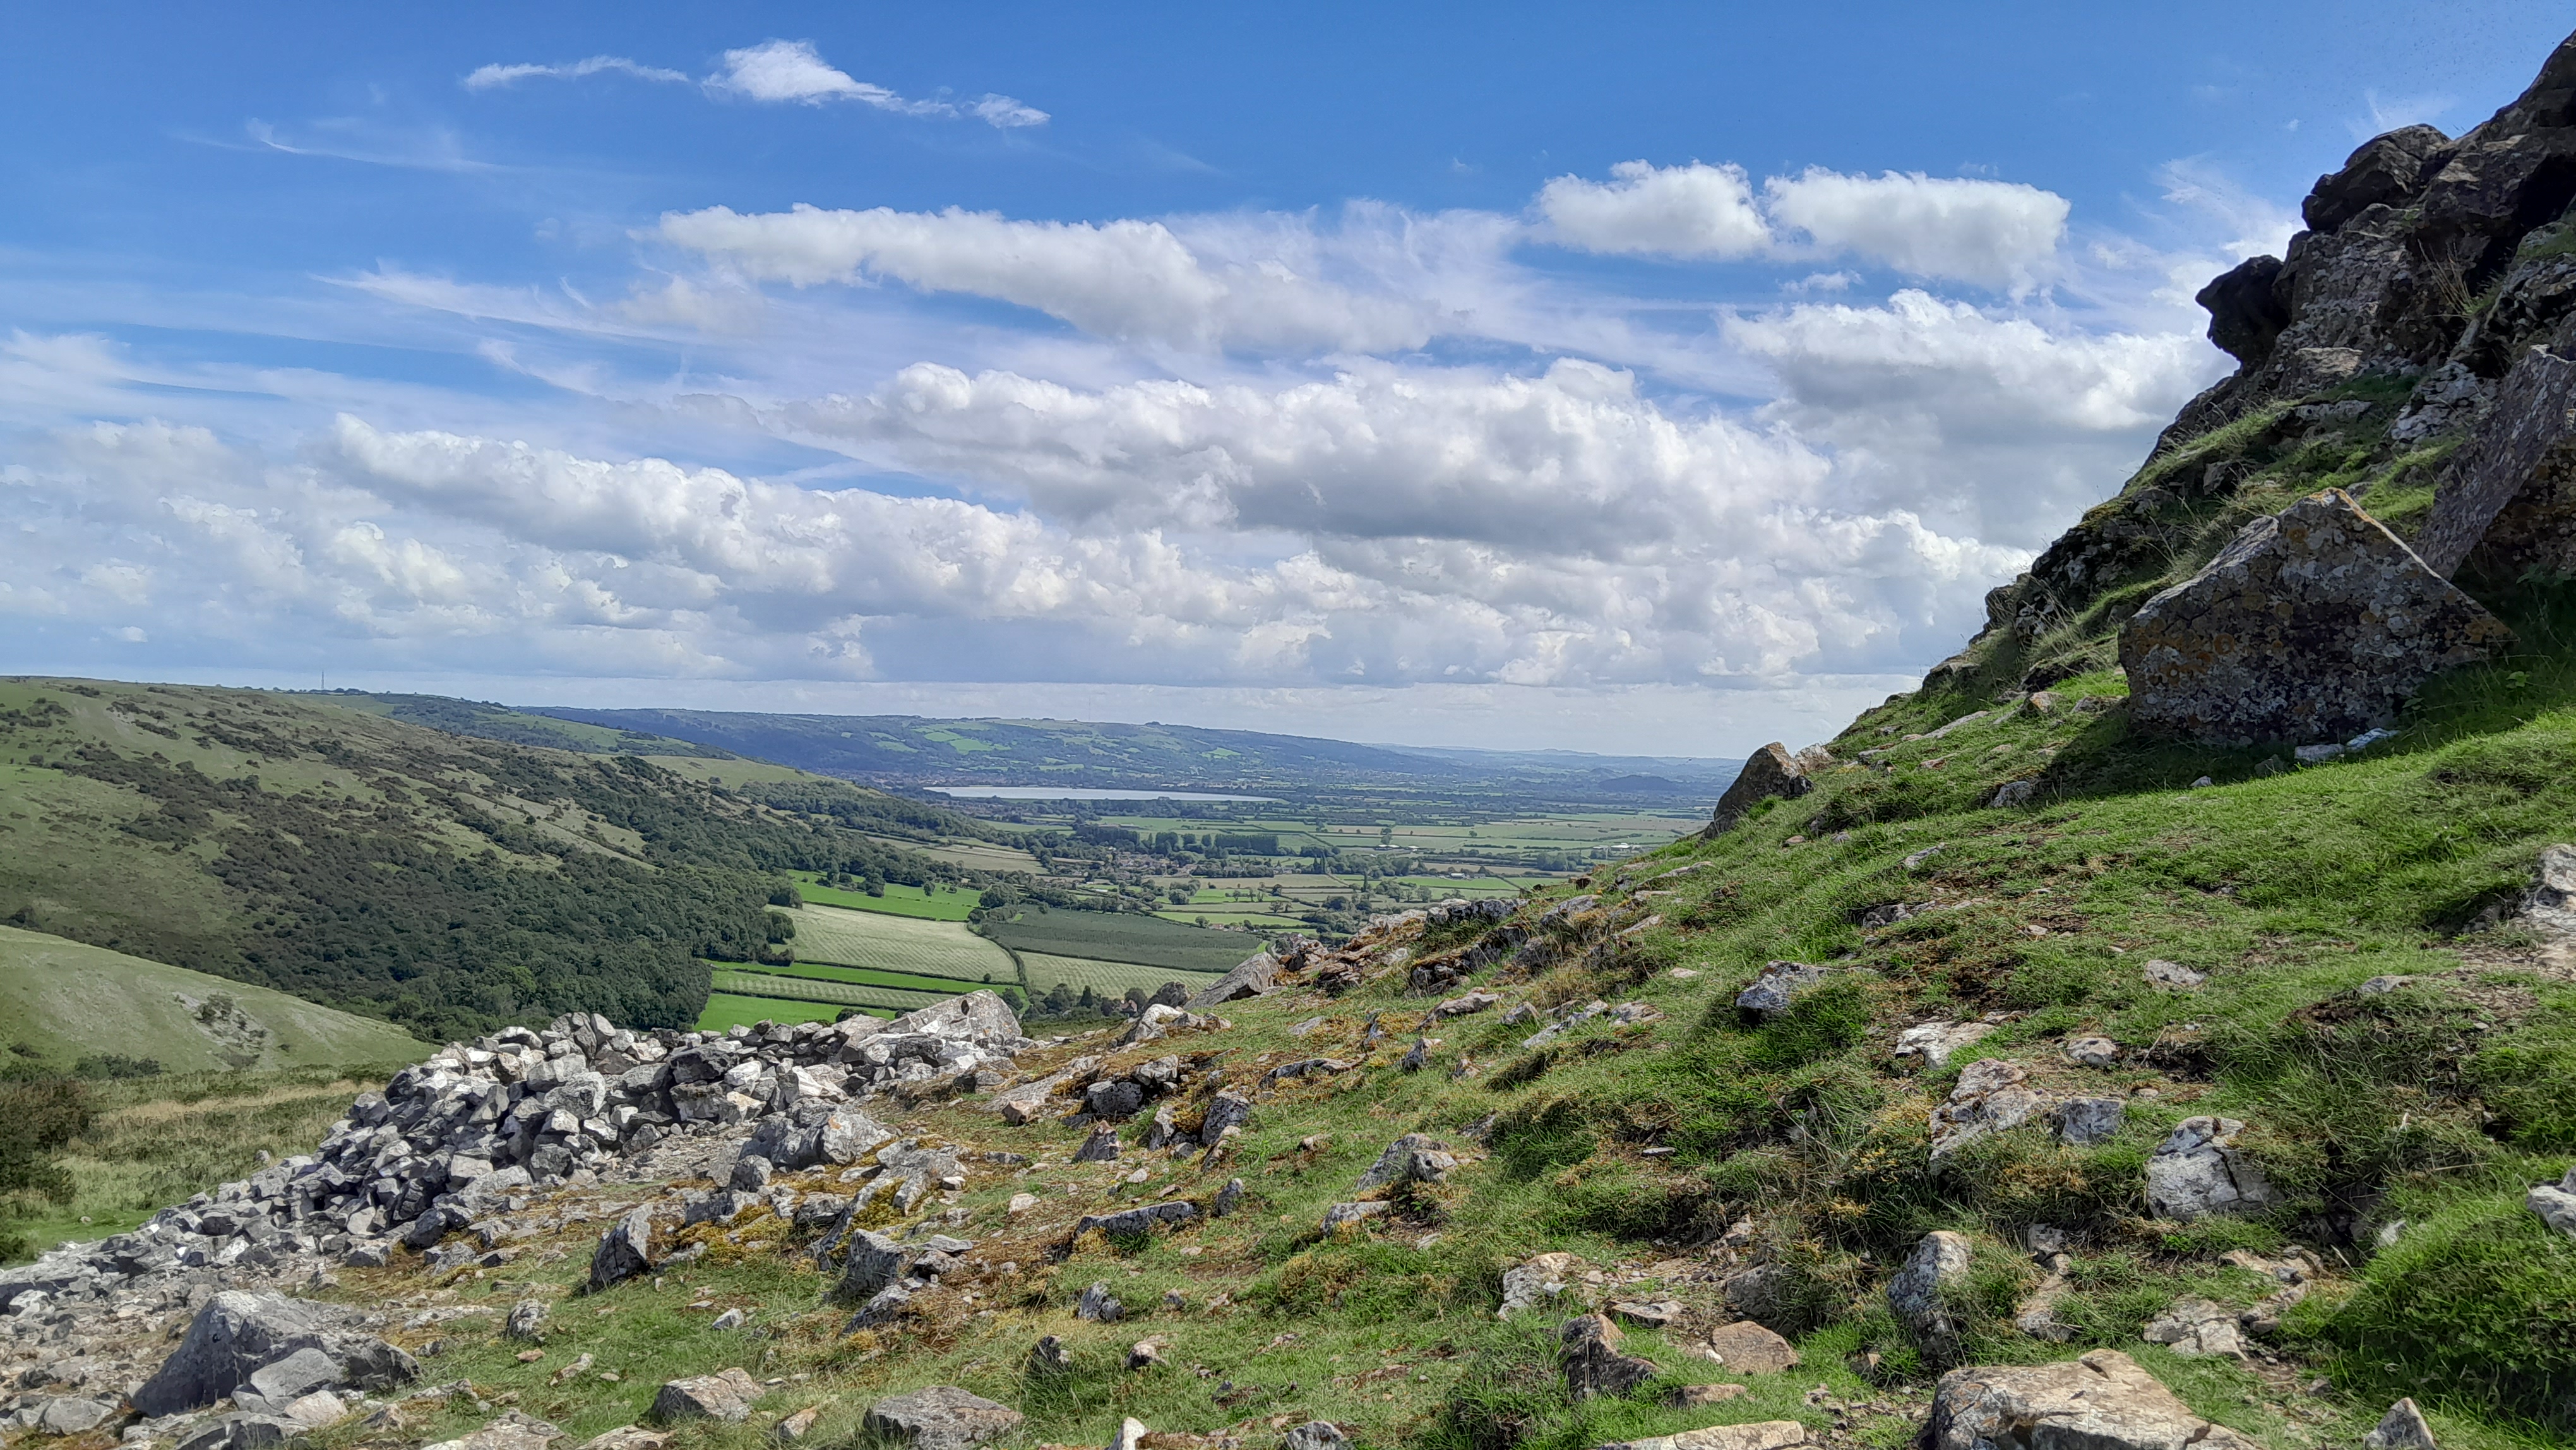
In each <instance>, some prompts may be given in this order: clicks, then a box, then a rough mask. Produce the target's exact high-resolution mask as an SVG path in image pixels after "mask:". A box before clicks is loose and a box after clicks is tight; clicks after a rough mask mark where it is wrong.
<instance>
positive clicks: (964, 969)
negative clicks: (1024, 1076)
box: [788, 906, 1017, 982]
mask: <svg viewBox="0 0 2576 1450" xmlns="http://www.w3.org/2000/svg"><path fill="white" fill-rule="evenodd" d="M788 914H789V915H790V916H792V917H794V918H795V920H796V937H795V940H794V942H793V943H791V945H792V946H793V947H794V949H795V952H796V955H797V956H798V957H799V958H801V959H804V960H808V961H817V962H828V963H831V964H833V965H835V966H849V967H875V968H878V969H880V970H883V971H889V972H910V973H918V974H920V975H922V976H929V977H950V978H957V979H961V980H965V981H970V982H972V981H978V980H981V979H982V978H983V976H984V975H985V974H986V973H988V972H989V973H991V974H992V977H993V980H995V981H997V982H999V981H1009V980H1010V979H1011V978H1013V977H1014V976H1016V975H1017V973H1016V971H1014V969H1013V968H1012V965H1011V958H1010V954H1009V953H1008V952H1005V951H1003V950H1002V949H1001V948H1000V947H997V946H995V945H994V944H993V943H991V942H989V941H986V940H985V939H984V938H982V937H980V936H977V935H975V934H974V933H973V932H971V931H968V930H967V929H966V928H965V927H964V926H961V925H959V924H957V923H955V922H946V921H925V920H921V919H918V918H913V917H903V916H886V915H882V914H879V913H875V912H865V911H847V910H843V909H842V908H840V907H837V906H804V907H798V908H797V909H795V910H794V911H792V912H790V913H788Z"/></svg>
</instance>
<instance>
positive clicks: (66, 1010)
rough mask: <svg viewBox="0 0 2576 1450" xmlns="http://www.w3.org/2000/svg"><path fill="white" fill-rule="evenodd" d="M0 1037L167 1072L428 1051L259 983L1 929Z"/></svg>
mask: <svg viewBox="0 0 2576 1450" xmlns="http://www.w3.org/2000/svg"><path fill="white" fill-rule="evenodd" d="M0 1040H5V1041H6V1042H7V1043H9V1044H10V1045H12V1046H14V1047H16V1048H19V1049H21V1054H20V1055H22V1056H25V1055H28V1053H27V1051H26V1050H28V1049H32V1051H33V1054H34V1055H35V1056H36V1057H37V1059H38V1060H40V1061H47V1062H51V1063H52V1064H53V1065H55V1066H58V1067H60V1066H69V1065H71V1064H73V1063H76V1062H78V1061H79V1060H80V1059H82V1058H85V1057H89V1056H91V1055H93V1054H100V1053H113V1054H117V1055H119V1056H123V1057H129V1058H132V1057H145V1058H150V1059H152V1060H153V1061H154V1062H157V1063H159V1064H160V1065H161V1066H162V1067H163V1068H165V1069H167V1070H168V1071H171V1072H198V1071H210V1070H220V1069H226V1068H235V1069H239V1068H278V1067H313V1066H321V1065H326V1064H330V1065H338V1064H351V1065H360V1064H364V1065H376V1064H389V1063H401V1062H412V1061H416V1060H417V1059H419V1058H422V1057H426V1056H428V1055H429V1052H430V1048H431V1044H429V1043H426V1042H423V1041H421V1040H419V1039H418V1038H415V1037H413V1036H412V1035H411V1034H410V1033H407V1032H405V1031H403V1030H402V1029H401V1028H399V1027H396V1026H394V1025H393V1024H392V1023H390V1022H381V1021H377V1020H375V1019H374V1018H369V1017H356V1016H352V1015H350V1014H349V1013H346V1012H340V1011H335V1010H333V1009H331V1008H329V1007H323V1006H318V1005H316V1004H314V1003H311V1002H307V1001H305V1000H304V999H303V998H301V997H291V996H288V995H287V994H286V993H284V992H274V991H271V990H269V989H268V988H266V987H254V986H251V985H249V984H247V983H243V982H235V981H230V980H227V979H225V978H222V977H210V976H208V975H206V974H205V973H203V972H192V971H189V970H188V969H187V968H185V967H172V966H165V965H163V964H162V963H160V962H153V961H146V960H144V959H143V958H141V957H132V956H127V955H126V954H124V953H123V952H112V951H109V950H107V949H106V948H104V947H94V946H85V945H83V944H81V943H79V942H76V941H65V940H64V939H63V938H61V937H57V936H46V935H44V934H43V933H41V932H32V931H24V930H21V929H19V928H17V927H11V926H0Z"/></svg>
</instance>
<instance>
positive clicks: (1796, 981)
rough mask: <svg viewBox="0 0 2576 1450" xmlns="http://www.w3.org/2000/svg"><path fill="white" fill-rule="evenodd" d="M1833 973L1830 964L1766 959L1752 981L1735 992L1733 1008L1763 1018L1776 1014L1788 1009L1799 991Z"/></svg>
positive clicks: (1814, 984)
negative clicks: (1813, 964)
mask: <svg viewBox="0 0 2576 1450" xmlns="http://www.w3.org/2000/svg"><path fill="white" fill-rule="evenodd" d="M1833 974H1834V969H1833V968H1831V967H1811V966H1808V965H1807V964H1806V963H1804V962H1782V961H1771V962H1765V963H1763V964H1762V972H1761V975H1759V976H1757V977H1755V978H1754V979H1753V984H1752V985H1751V986H1749V987H1746V988H1745V989H1744V990H1743V991H1741V992H1739V993H1737V994H1736V997H1735V1006H1736V1010H1738V1011H1742V1012H1750V1013H1753V1014H1754V1015H1755V1016H1758V1017H1763V1018H1771V1017H1777V1016H1779V1015H1780V1014H1781V1013H1783V1012H1786V1011H1788V1010H1789V1007H1790V1005H1791V1004H1792V1003H1793V1002H1794V1001H1795V1000H1796V999H1797V997H1798V995H1799V994H1800V993H1803V992H1805V991H1807V990H1808V989H1809V988H1811V987H1814V986H1816V985H1817V984H1818V983H1821V982H1823V981H1824V980H1826V979H1827V978H1829V977H1831V976H1832V975H1833Z"/></svg>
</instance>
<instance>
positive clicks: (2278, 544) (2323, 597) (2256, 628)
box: [2120, 489, 2513, 745]
mask: <svg viewBox="0 0 2576 1450" xmlns="http://www.w3.org/2000/svg"><path fill="white" fill-rule="evenodd" d="M2512 639H2513V635H2512V632H2511V631H2509V630H2507V629H2506V628H2505V626H2504V624H2503V623H2502V622H2501V621H2499V620H2498V619H2497V618H2496V617H2495V616H2494V615H2492V614H2489V613H2487V611H2486V610H2485V608H2484V607H2482V606H2480V605H2479V604H2478V602H2477V601H2476V600H2474V599H2471V598H2470V597H2469V596H2468V595H2466V594H2463V593H2461V592H2460V591H2459V590H2458V589H2457V588H2455V587H2454V586H2453V585H2452V584H2451V583H2450V581H2448V580H2446V579H2444V578H2442V577H2441V576H2440V575H2439V574H2436V573H2435V572H2434V571H2433V570H2431V569H2430V568H2427V567H2426V566H2425V563H2424V561H2423V560H2422V559H2419V558H2417V557H2416V555H2415V553H2414V551H2413V550H2411V549H2409V548H2407V547H2406V545H2405V544H2404V543H2403V542H2401V541H2400V540H2399V539H2398V537H2397V536H2396V535H2394V534H2392V533H2390V532H2388V530H2387V529H2386V528H2385V527H2384V526H2382V525H2381V524H2380V523H2379V521H2378V520H2376V519H2373V518H2372V517H2371V516H2370V515H2368V514H2366V513H2363V512H2362V511H2361V508H2360V506H2359V505H2357V504H2355V503H2354V502H2353V501H2352V498H2351V496H2350V495H2348V494H2346V493H2344V492H2343V491H2342V490H2341V489H2327V490H2326V491H2325V492H2323V493H2317V494H2311V495H2310V496H2308V497H2307V498H2304V499H2301V500H2300V501H2299V502H2297V503H2295V504H2292V505H2291V506H2290V507H2288V508H2286V509H2284V510H2282V511H2281V512H2280V513H2279V514H2277V515H2274V516H2272V517H2270V518H2262V519H2257V520H2255V521H2254V522H2253V523H2251V524H2248V525H2246V526H2245V529H2244V531H2243V532H2242V533H2239V534H2238V535H2237V536H2236V538H2235V540H2234V542H2232V543H2230V544H2229V545H2228V546H2227V547H2226V548H2225V549H2223V550H2221V551H2220V552H2219V555H2218V557H2217V558H2215V559H2213V560H2211V561H2210V562H2209V565H2208V567H2206V568H2204V569H2202V570H2201V571H2200V572H2199V573H2198V574H2196V575H2194V576H2192V577H2191V578H2190V579H2188V580H2186V581H2184V582H2183V583H2180V584H2177V585H2175V586H2174V587H2172V588H2171V589H2168V590H2166V591H2164V592H2163V593H2161V594H2158V595H2157V596H2155V597H2154V598H2153V599H2150V600H2148V601H2147V602H2146V604H2145V606H2144V607H2142V608H2140V609H2139V611H2138V612H2137V614H2136V615H2135V616H2133V617H2132V618H2131V619H2130V620H2129V622H2128V623H2127V624H2126V625H2124V626H2123V627H2122V628H2121V630H2120V667H2121V668H2122V669H2123V670H2125V671H2127V672H2128V676H2129V718H2130V720H2131V722H2132V723H2133V724H2135V725H2137V726H2138V727H2139V728H2141V729H2143V730H2146V731H2149V732H2152V733H2155V734H2162V735H2171V736H2176V737H2180V738H2184V739H2189V740H2195V741H2201V742H2205V743H2210V744H2224V745H2254V744H2265V743H2270V742H2276V741H2293V742H2296V741H2314V740H2342V739H2344V738H2346V737H2348V736H2352V735H2356V734H2359V733H2360V732H2362V731H2364V730H2368V729H2370V728H2372V727H2374V726H2377V725H2382V724H2385V723H2387V722H2388V721H2390V720H2392V719H2394V718H2395V716H2396V714H2397V707H2398V706H2399V705H2400V704H2401V703H2403V702H2404V701H2405V699H2406V697H2407V696H2409V695H2411V694H2413V693H2414V692H2415V690H2416V688H2417V687H2418V686H2420V685H2422V684H2423V683H2424V681H2425V680H2427V679H2429V678H2431V677H2432V676H2433V675H2435V674H2437V673H2439V672H2441V671H2443V670H2447V669H2454V668H2457V667H2460V666H2463V665H2471V664H2476V663H2479V662H2481V661H2483V660H2486V659H2488V658H2489V657H2491V656H2492V655H2493V654H2495V652H2496V651H2498V650H2499V649H2502V648H2503V647H2505V646H2506V645H2508V644H2510V643H2511V642H2512Z"/></svg>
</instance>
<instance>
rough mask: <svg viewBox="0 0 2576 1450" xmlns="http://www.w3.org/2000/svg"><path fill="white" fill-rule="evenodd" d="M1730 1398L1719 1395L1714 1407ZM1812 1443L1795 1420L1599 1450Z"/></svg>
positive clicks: (1733, 1449)
mask: <svg viewBox="0 0 2576 1450" xmlns="http://www.w3.org/2000/svg"><path fill="white" fill-rule="evenodd" d="M1742 1388H1743V1386H1741V1385H1694V1386H1691V1389H1692V1390H1696V1391H1701V1392H1706V1391H1710V1390H1728V1389H1738V1390H1740V1389H1742ZM1732 1398H1734V1397H1733V1396H1731V1395H1719V1396H1717V1397H1716V1402H1717V1403H1721V1404H1722V1403H1724V1402H1725V1401H1726V1400H1728V1399H1732ZM1813 1443H1815V1442H1814V1441H1813V1440H1812V1439H1811V1438H1810V1437H1809V1436H1808V1434H1807V1427H1806V1426H1805V1425H1803V1424H1800V1423H1799V1422H1798V1421H1796V1420H1755V1421H1751V1422H1749V1423H1745V1424H1740V1425H1710V1426H1708V1427H1706V1428H1704V1429H1699V1430H1683V1431H1680V1432H1678V1433H1675V1434H1671V1435H1650V1436H1648V1437H1647V1438H1645V1439H1643V1440H1620V1441H1613V1442H1612V1443H1610V1444H1607V1445H1604V1446H1602V1447H1600V1450H1790V1447H1792V1446H1798V1445H1809V1444H1813Z"/></svg>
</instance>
